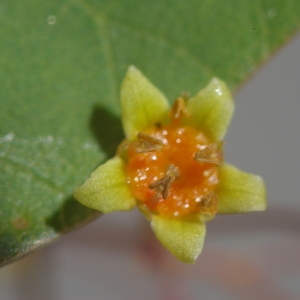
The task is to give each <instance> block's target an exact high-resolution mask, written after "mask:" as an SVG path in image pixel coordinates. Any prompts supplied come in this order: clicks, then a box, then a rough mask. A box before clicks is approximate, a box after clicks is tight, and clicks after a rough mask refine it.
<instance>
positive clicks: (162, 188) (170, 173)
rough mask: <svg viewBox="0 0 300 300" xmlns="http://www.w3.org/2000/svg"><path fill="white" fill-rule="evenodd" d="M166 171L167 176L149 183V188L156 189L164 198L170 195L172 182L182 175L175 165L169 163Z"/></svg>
mask: <svg viewBox="0 0 300 300" xmlns="http://www.w3.org/2000/svg"><path fill="white" fill-rule="evenodd" d="M166 173H167V174H166V176H164V177H163V178H161V179H159V180H157V181H155V182H153V183H151V184H150V185H149V189H151V190H156V191H157V192H158V193H159V194H161V195H162V197H163V199H166V198H167V197H168V195H169V193H170V188H171V185H172V183H173V182H174V180H175V179H176V178H177V177H178V176H179V175H180V173H179V170H178V168H177V167H175V166H174V165H169V167H168V169H167V172H166Z"/></svg>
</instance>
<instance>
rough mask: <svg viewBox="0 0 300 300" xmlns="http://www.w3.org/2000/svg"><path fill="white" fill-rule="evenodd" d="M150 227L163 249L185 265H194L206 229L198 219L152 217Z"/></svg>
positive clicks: (200, 249)
mask: <svg viewBox="0 0 300 300" xmlns="http://www.w3.org/2000/svg"><path fill="white" fill-rule="evenodd" d="M151 227H152V229H153V231H154V233H155V235H156V237H157V238H158V239H159V240H160V242H161V243H162V244H163V246H164V247H166V248H167V249H168V250H169V251H170V252H171V253H173V254H174V255H175V256H176V257H177V258H178V259H179V260H181V261H183V262H185V263H194V262H195V261H196V259H197V257H198V256H199V254H200V253H201V251H202V247H203V243H204V238H205V233H206V227H205V223H204V222H203V221H201V220H200V219H199V218H193V219H192V218H187V219H172V218H164V217H161V216H156V215H153V217H152V221H151Z"/></svg>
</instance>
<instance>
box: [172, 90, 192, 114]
mask: <svg viewBox="0 0 300 300" xmlns="http://www.w3.org/2000/svg"><path fill="white" fill-rule="evenodd" d="M188 97H189V96H188V94H187V93H182V95H181V96H180V97H178V98H177V99H176V100H175V102H174V104H173V106H172V110H171V117H173V118H174V119H179V118H181V117H182V116H183V115H185V116H188V115H189V112H188V110H187V109H186V107H185V101H186V100H187V99H188Z"/></svg>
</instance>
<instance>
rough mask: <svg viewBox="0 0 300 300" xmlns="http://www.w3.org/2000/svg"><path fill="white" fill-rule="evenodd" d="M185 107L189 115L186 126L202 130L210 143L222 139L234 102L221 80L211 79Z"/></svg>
mask: <svg viewBox="0 0 300 300" xmlns="http://www.w3.org/2000/svg"><path fill="white" fill-rule="evenodd" d="M186 107H187V109H188V111H189V112H190V114H191V115H190V117H189V118H187V119H186V123H187V124H189V125H192V126H194V127H196V128H198V129H199V130H203V131H204V132H205V133H206V134H207V135H208V136H209V137H210V139H211V140H212V141H220V140H222V139H223V138H224V135H225V133H226V131H227V128H228V126H229V124H230V121H231V118H232V115H233V112H234V102H233V99H232V96H231V93H230V91H229V89H228V87H227V85H226V84H225V83H224V82H223V81H222V80H220V79H218V78H213V79H212V80H211V81H210V83H209V84H208V85H207V86H206V87H205V88H204V89H202V90H201V91H200V92H199V93H198V94H197V95H196V96H194V97H192V98H191V99H189V100H188V102H187V104H186Z"/></svg>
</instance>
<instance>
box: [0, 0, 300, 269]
mask: <svg viewBox="0 0 300 300" xmlns="http://www.w3.org/2000/svg"><path fill="white" fill-rule="evenodd" d="M299 11H300V2H299V1H297V0H287V1H281V0H275V1H270V0H264V1H262V0H261V1H259V0H255V1H240V0H228V1H218V0H203V1H198V0H188V1H182V0H172V1H171V0H153V1H147V0H140V1H136V0H126V1H125V0H123V1H122V0H118V1H116V0H101V1H99V0H68V1H60V0H49V1H37V0H23V1H22V5H20V1H17V0H2V1H1V4H0V25H1V26H0V37H1V51H0V66H1V68H0V91H1V96H0V104H1V108H0V169H1V172H0V244H1V247H0V261H1V262H2V263H3V264H4V263H7V262H9V261H11V260H13V259H15V258H17V257H20V256H22V255H24V254H26V253H27V252H28V251H30V250H32V249H34V248H36V247H38V246H40V245H43V244H45V243H48V242H50V241H52V240H54V239H56V238H57V237H59V236H60V235H61V234H63V233H65V232H66V231H68V230H71V229H72V228H74V227H75V226H78V225H79V224H81V223H82V222H86V221H88V220H90V219H91V218H94V217H96V216H97V215H98V213H97V212H96V211H94V210H91V209H88V208H86V207H84V206H82V205H80V204H79V203H78V202H77V201H74V199H73V197H72V193H73V190H74V189H75V187H76V186H78V185H80V184H82V183H83V182H84V181H85V180H86V179H87V178H88V177H89V176H90V174H91V173H92V171H93V170H94V169H95V168H96V166H97V165H99V164H100V163H102V162H104V161H105V160H107V159H108V158H110V157H112V156H113V155H114V152H115V149H116V147H117V145H118V144H119V142H120V141H121V140H122V138H123V136H124V135H123V132H122V127H121V122H120V104H119V91H120V85H121V82H122V80H123V77H124V75H125V72H126V70H127V68H128V66H129V65H135V66H136V67H137V68H139V69H140V70H141V71H142V72H143V73H144V74H145V75H146V76H147V77H148V78H149V80H150V81H151V82H153V83H154V84H155V85H156V86H157V87H158V88H159V89H160V90H161V91H163V93H165V94H166V96H167V97H168V98H169V99H170V101H172V100H173V99H175V97H177V96H178V95H179V94H180V93H181V92H182V91H190V93H191V94H192V95H193V94H195V93H196V92H198V91H199V90H200V89H201V88H203V87H204V86H205V85H206V84H207V83H208V82H209V81H210V79H211V78H212V77H214V76H217V77H218V78H221V79H222V80H224V81H225V82H226V83H227V84H228V85H229V87H230V88H235V87H237V85H239V84H240V83H241V82H242V81H244V80H245V79H246V78H247V77H248V76H249V75H250V73H252V72H253V71H254V70H255V69H256V68H257V66H258V65H259V64H261V63H262V62H263V61H264V60H266V59H267V58H268V57H269V55H270V54H271V53H272V52H274V51H275V49H277V48H278V47H279V46H280V45H281V44H282V43H283V42H285V41H286V40H287V39H288V38H289V37H290V36H291V35H292V34H293V33H294V32H295V30H296V29H297V28H298V27H299V21H300V14H299Z"/></svg>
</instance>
